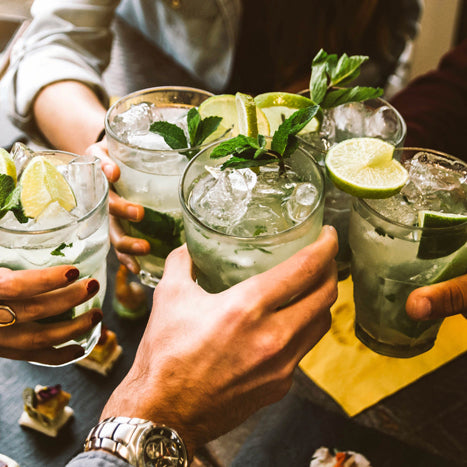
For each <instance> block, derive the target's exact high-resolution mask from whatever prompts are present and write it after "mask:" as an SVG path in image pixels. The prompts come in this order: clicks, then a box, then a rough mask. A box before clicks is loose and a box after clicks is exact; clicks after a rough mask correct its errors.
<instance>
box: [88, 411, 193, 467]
mask: <svg viewBox="0 0 467 467" xmlns="http://www.w3.org/2000/svg"><path fill="white" fill-rule="evenodd" d="M149 432H150V433H152V434H153V435H152V437H153V438H154V437H155V438H156V439H155V441H154V443H152V445H151V446H147V447H146V449H147V451H148V452H144V449H145V447H144V441H145V440H146V437H147V435H148V433H149ZM96 449H102V450H105V451H108V452H110V453H112V454H114V455H116V456H118V457H120V458H121V459H123V460H125V461H126V462H128V463H129V464H130V465H133V466H138V467H139V466H140V465H159V463H158V461H162V462H164V460H165V461H166V462H165V463H163V464H160V465H176V466H186V465H187V454H186V448H185V445H184V444H183V441H182V440H181V439H180V437H179V436H178V434H177V433H176V432H175V431H174V430H172V429H170V428H169V427H166V426H165V425H156V424H154V423H152V422H150V421H147V420H142V419H140V418H129V417H110V418H107V419H106V420H103V421H101V422H100V423H98V424H97V425H96V426H95V427H94V428H93V429H92V430H91V431H90V432H89V435H88V437H87V438H86V441H85V443H84V451H85V452H86V451H91V450H96ZM148 456H149V458H148ZM166 456H167V457H166ZM144 459H146V460H147V461H149V464H147V463H146V462H145V460H144ZM167 461H169V462H170V463H167Z"/></svg>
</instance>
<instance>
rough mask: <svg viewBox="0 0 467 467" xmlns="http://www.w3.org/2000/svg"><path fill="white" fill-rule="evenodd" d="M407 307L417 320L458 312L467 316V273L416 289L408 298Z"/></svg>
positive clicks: (410, 314)
mask: <svg viewBox="0 0 467 467" xmlns="http://www.w3.org/2000/svg"><path fill="white" fill-rule="evenodd" d="M405 309H406V311H407V314H408V315H409V316H410V317H411V318H413V319H417V320H427V319H436V318H445V317H447V316H452V315H456V314H463V315H464V317H466V318H467V275H464V276H459V277H455V278H454V279H450V280H448V281H445V282H440V283H439V284H433V285H429V286H425V287H420V288H418V289H416V290H414V291H413V292H412V293H411V294H410V295H409V297H408V298H407V302H406V305H405Z"/></svg>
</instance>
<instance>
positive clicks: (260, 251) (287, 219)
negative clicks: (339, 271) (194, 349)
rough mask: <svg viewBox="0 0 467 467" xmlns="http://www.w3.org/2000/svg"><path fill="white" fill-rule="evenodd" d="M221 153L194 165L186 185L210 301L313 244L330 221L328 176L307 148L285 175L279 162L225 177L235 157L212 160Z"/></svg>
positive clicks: (205, 155)
mask: <svg viewBox="0 0 467 467" xmlns="http://www.w3.org/2000/svg"><path fill="white" fill-rule="evenodd" d="M266 140H267V143H266V144H267V145H270V143H271V139H270V138H267V139H266ZM218 145H219V143H214V144H213V145H211V146H209V147H208V148H206V149H204V150H203V151H202V152H200V153H199V154H198V155H197V156H196V157H195V158H193V159H192V160H191V161H190V163H189V164H188V166H187V167H186V169H185V171H184V174H183V177H182V180H181V184H180V200H181V204H182V207H183V218H184V223H185V234H186V242H187V246H188V249H189V252H190V255H191V257H192V260H193V263H194V266H195V271H196V277H197V280H198V283H199V284H200V285H201V286H202V287H203V288H204V289H205V290H207V291H209V292H211V293H216V292H220V291H222V290H225V289H226V288H228V287H231V286H232V285H234V284H236V283H238V282H240V281H242V280H244V279H247V278H248V277H250V276H252V275H255V274H258V273H261V272H264V271H266V270H267V269H270V268H271V267H273V266H275V265H276V264H278V263H280V262H281V261H283V260H285V259H287V258H288V257H290V256H291V255H293V254H294V253H296V252H297V251H298V250H300V249H301V248H303V247H305V246H306V245H308V244H310V243H311V242H313V241H314V240H315V239H316V238H317V236H318V235H319V232H320V231H321V226H322V216H323V190H324V177H323V174H322V170H321V169H320V167H319V166H318V164H317V163H316V161H315V160H314V159H313V157H312V156H311V155H310V154H309V153H308V152H307V151H305V150H304V149H303V148H302V147H300V146H299V147H297V148H296V149H295V150H294V152H293V153H292V155H291V156H290V157H289V158H288V159H287V160H286V163H285V167H284V168H283V170H282V169H281V168H280V167H279V166H278V165H277V163H274V162H272V163H270V164H267V165H263V166H260V167H251V168H249V167H247V168H226V169H225V170H222V169H221V166H222V164H223V163H225V161H226V160H228V157H223V158H212V157H211V156H212V153H213V151H215V150H216V147H217V146H218Z"/></svg>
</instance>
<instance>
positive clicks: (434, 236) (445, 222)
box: [417, 211, 467, 259]
mask: <svg viewBox="0 0 467 467" xmlns="http://www.w3.org/2000/svg"><path fill="white" fill-rule="evenodd" d="M466 223H467V216H463V215H461V214H449V213H444V212H436V211H420V212H419V213H418V225H419V226H420V227H427V228H430V227H431V228H437V229H442V228H443V227H454V226H456V225H460V224H466ZM465 242H467V225H466V228H465V229H462V228H459V230H457V229H456V230H450V231H448V232H443V231H442V230H439V231H424V232H422V236H421V238H420V246H419V247H418V253H417V258H420V259H434V258H442V257H443V256H448V255H450V254H451V253H454V252H455V251H456V250H458V249H459V248H461V247H462V246H464V244H465Z"/></svg>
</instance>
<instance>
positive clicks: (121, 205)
mask: <svg viewBox="0 0 467 467" xmlns="http://www.w3.org/2000/svg"><path fill="white" fill-rule="evenodd" d="M86 154H89V155H93V156H96V157H98V158H99V159H100V160H101V166H102V170H103V171H104V173H105V175H106V177H107V179H108V181H109V183H114V182H116V181H117V180H118V179H119V177H120V169H119V167H118V165H117V164H116V163H115V162H114V161H113V160H112V159H111V158H110V157H109V152H108V149H107V140H106V138H104V139H103V140H102V141H99V142H98V143H95V144H92V145H91V146H89V148H88V149H86ZM109 211H110V241H111V242H112V245H113V246H114V248H115V251H116V254H117V257H118V260H119V261H120V263H122V264H123V265H125V266H126V267H127V268H128V269H129V270H130V271H131V272H133V273H135V274H136V273H138V272H139V265H138V263H137V262H136V260H135V258H134V257H133V256H134V255H147V254H148V253H149V250H150V245H149V242H147V241H146V240H143V239H140V238H133V237H130V236H128V235H126V233H125V232H124V230H123V229H122V226H121V225H120V222H119V219H126V220H128V221H133V222H139V221H141V220H142V219H143V216H144V208H143V206H141V205H139V204H135V203H131V202H129V201H127V200H126V199H124V198H121V197H120V196H118V195H117V194H116V193H115V192H114V191H112V190H110V193H109Z"/></svg>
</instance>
